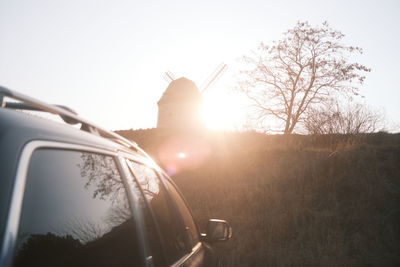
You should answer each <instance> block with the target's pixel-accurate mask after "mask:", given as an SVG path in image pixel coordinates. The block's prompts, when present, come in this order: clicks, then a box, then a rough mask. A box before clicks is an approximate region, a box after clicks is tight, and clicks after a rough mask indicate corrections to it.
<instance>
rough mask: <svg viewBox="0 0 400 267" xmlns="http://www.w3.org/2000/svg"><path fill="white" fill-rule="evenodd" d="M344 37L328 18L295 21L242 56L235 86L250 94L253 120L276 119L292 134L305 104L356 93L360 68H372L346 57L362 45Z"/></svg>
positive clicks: (322, 102)
mask: <svg viewBox="0 0 400 267" xmlns="http://www.w3.org/2000/svg"><path fill="white" fill-rule="evenodd" d="M343 37H344V35H343V34H342V33H341V32H340V31H337V30H334V29H332V28H330V26H329V25H328V23H327V22H324V23H323V24H322V26H317V27H312V26H311V25H310V24H309V23H308V22H298V23H297V25H296V26H295V27H294V28H293V29H289V30H288V31H287V32H286V33H284V37H283V38H282V39H281V40H278V41H274V42H272V45H265V44H264V43H261V44H260V46H259V47H258V49H257V50H256V51H253V53H252V54H251V55H250V56H243V58H242V59H243V62H244V69H243V70H242V71H241V72H240V74H239V82H238V86H237V89H238V90H239V91H240V92H242V93H244V94H246V96H247V97H248V98H249V99H250V101H251V103H252V107H253V108H254V109H253V110H254V112H255V115H256V119H257V122H258V123H262V124H263V125H265V123H264V122H265V121H267V120H268V119H270V118H274V119H275V120H276V119H277V120H278V121H279V122H280V123H279V125H280V126H279V127H280V129H282V131H283V133H285V134H290V133H292V132H293V131H294V129H295V127H296V125H297V124H298V123H299V122H301V121H302V119H303V118H304V115H305V112H306V111H307V110H308V109H309V108H311V107H316V106H318V105H320V104H327V103H328V102H329V101H332V100H334V99H336V98H337V97H339V96H343V95H346V96H350V97H351V96H354V95H358V88H357V87H356V86H355V85H354V83H356V84H362V83H363V81H364V78H365V77H364V76H362V72H369V71H370V69H369V68H367V67H365V66H363V65H361V64H358V63H353V62H349V58H350V56H351V55H353V54H354V53H362V49H361V48H359V47H354V46H346V45H343V44H342V43H341V40H342V39H343Z"/></svg>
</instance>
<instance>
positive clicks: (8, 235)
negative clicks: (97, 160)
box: [0, 140, 143, 266]
mask: <svg viewBox="0 0 400 267" xmlns="http://www.w3.org/2000/svg"><path fill="white" fill-rule="evenodd" d="M41 148H49V149H60V150H70V151H71V150H72V151H86V152H91V153H98V154H103V155H107V156H111V157H113V159H114V161H115V162H116V164H117V168H118V171H119V172H120V175H121V179H122V181H123V183H124V186H125V188H127V187H126V185H127V182H126V176H125V173H124V172H123V169H121V167H122V166H121V165H120V162H119V159H118V152H117V151H116V150H107V149H103V148H98V147H92V146H89V145H88V146H86V145H80V144H73V143H64V142H56V141H46V140H34V141H30V142H29V143H27V144H25V146H24V147H23V148H22V151H21V153H20V156H19V158H18V167H17V170H16V174H15V181H14V185H13V189H12V195H11V202H10V206H9V210H8V214H7V215H8V216H7V222H6V225H5V231H4V235H3V240H2V245H3V246H2V248H1V251H0V266H9V265H10V264H11V261H12V258H13V256H14V249H15V245H16V242H17V235H18V228H19V222H20V219H21V209H22V203H23V197H24V192H25V185H26V179H27V174H28V168H29V163H30V161H31V158H32V154H33V153H34V152H35V151H36V150H37V149H41ZM125 191H126V192H128V191H130V190H125ZM127 195H128V193H127ZM131 200H132V199H129V200H128V202H130V201H131ZM129 205H130V208H131V212H132V216H134V215H135V214H136V211H134V210H132V205H131V203H129ZM135 225H136V224H135ZM142 245H143V244H142Z"/></svg>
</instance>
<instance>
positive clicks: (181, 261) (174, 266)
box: [171, 242, 203, 267]
mask: <svg viewBox="0 0 400 267" xmlns="http://www.w3.org/2000/svg"><path fill="white" fill-rule="evenodd" d="M202 246H203V244H202V243H201V242H198V243H197V244H196V245H195V246H194V247H193V248H192V250H191V251H190V252H189V253H188V254H186V255H185V256H183V257H182V258H180V259H179V260H177V261H176V262H174V263H173V264H172V265H171V267H179V266H182V265H184V264H185V263H186V262H187V261H188V260H189V259H190V258H191V257H193V256H194V255H195V254H197V253H198V252H199V251H200V250H201V248H202Z"/></svg>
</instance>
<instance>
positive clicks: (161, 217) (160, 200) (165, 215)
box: [129, 161, 186, 264]
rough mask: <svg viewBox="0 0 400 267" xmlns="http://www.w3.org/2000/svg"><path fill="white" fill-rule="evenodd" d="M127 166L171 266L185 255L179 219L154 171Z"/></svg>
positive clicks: (134, 165)
mask: <svg viewBox="0 0 400 267" xmlns="http://www.w3.org/2000/svg"><path fill="white" fill-rule="evenodd" d="M129 164H130V166H131V168H132V169H133V172H134V175H135V177H136V178H137V180H138V182H139V184H140V186H141V189H142V191H143V193H144V195H145V197H146V199H147V201H148V204H149V206H150V208H151V210H152V212H153V215H154V219H155V221H156V224H157V225H158V227H159V230H160V233H161V238H162V239H163V243H164V244H165V250H166V256H167V260H168V263H169V264H172V263H174V262H175V261H177V260H178V259H179V258H180V257H182V256H183V255H184V254H185V253H186V246H185V242H184V234H183V233H184V232H183V231H182V229H181V228H180V227H179V218H177V217H176V216H175V213H174V210H173V208H172V206H171V205H170V202H169V201H168V198H167V194H166V191H165V188H164V187H163V185H162V183H161V181H160V180H159V179H158V177H157V175H156V173H155V172H154V170H152V169H150V168H148V167H146V166H144V165H141V164H138V163H136V162H132V161H130V162H129ZM146 224H147V223H146Z"/></svg>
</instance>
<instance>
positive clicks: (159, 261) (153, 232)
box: [126, 160, 166, 267]
mask: <svg viewBox="0 0 400 267" xmlns="http://www.w3.org/2000/svg"><path fill="white" fill-rule="evenodd" d="M126 163H127V164H128V165H130V163H129V160H126ZM127 180H128V181H127V183H128V186H129V188H130V189H131V190H132V192H133V193H134V195H135V196H136V198H137V200H136V201H135V204H137V205H136V207H135V208H137V210H139V209H140V211H141V215H142V216H141V218H140V223H141V224H142V226H143V229H144V230H145V232H144V239H145V240H146V253H147V255H146V256H147V262H152V264H153V265H154V266H157V267H158V266H165V265H166V263H165V255H164V251H163V247H162V243H161V240H160V236H161V235H160V233H159V229H158V228H157V226H156V225H155V222H154V220H153V217H152V214H151V211H150V209H149V205H148V203H147V201H146V199H145V197H144V195H143V194H142V192H141V189H140V186H139V184H138V183H137V181H136V179H135V178H134V176H133V173H132V172H131V170H130V168H129V170H128V172H127ZM150 266H151V264H150Z"/></svg>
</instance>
